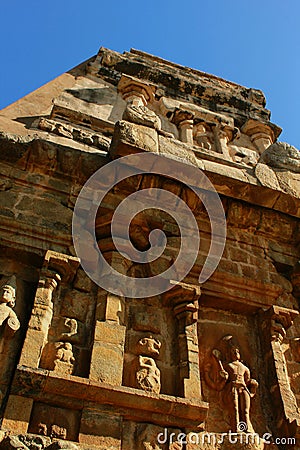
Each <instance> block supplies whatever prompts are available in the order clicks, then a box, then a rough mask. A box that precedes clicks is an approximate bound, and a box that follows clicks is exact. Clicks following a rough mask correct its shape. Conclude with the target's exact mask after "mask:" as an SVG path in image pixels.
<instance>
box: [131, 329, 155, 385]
mask: <svg viewBox="0 0 300 450" xmlns="http://www.w3.org/2000/svg"><path fill="white" fill-rule="evenodd" d="M160 347H161V342H160V341H158V340H157V339H154V338H153V337H152V336H151V335H150V336H149V337H145V338H142V339H140V340H139V342H138V344H137V352H138V353H139V355H138V356H137V358H136V360H135V386H136V387H137V388H138V389H143V390H144V391H149V392H155V393H156V394H159V392H160V388H161V385H160V370H159V369H158V367H157V365H156V362H155V360H154V358H157V357H158V356H159V350H160Z"/></svg>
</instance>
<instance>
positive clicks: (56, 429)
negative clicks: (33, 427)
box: [50, 424, 67, 439]
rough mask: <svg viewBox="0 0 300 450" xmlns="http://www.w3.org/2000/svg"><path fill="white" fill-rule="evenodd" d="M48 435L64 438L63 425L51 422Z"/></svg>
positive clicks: (65, 432) (64, 430) (64, 429)
mask: <svg viewBox="0 0 300 450" xmlns="http://www.w3.org/2000/svg"><path fill="white" fill-rule="evenodd" d="M50 437H51V438H56V439H66V438H67V430H66V428H64V427H60V426H59V425H56V424H53V425H51V430H50Z"/></svg>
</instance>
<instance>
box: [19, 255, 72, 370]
mask: <svg viewBox="0 0 300 450" xmlns="http://www.w3.org/2000/svg"><path fill="white" fill-rule="evenodd" d="M78 266H79V260H78V258H74V257H72V256H67V255H63V254H61V253H57V252H53V251H51V250H48V251H47V253H46V255H45V260H44V264H43V267H42V269H41V273H40V279H39V283H38V288H37V291H36V295H35V299H34V303H33V308H32V312H31V317H30V320H29V324H28V329H27V333H26V337H25V341H24V345H23V349H22V353H21V358H20V361H19V364H20V365H24V366H28V367H32V368H37V367H39V362H40V358H41V355H42V350H43V347H44V345H45V343H46V342H47V337H48V330H49V326H50V324H51V320H52V316H53V296H54V292H55V290H56V289H57V286H58V283H59V282H60V281H61V280H62V281H63V282H69V281H70V280H71V279H72V278H73V277H74V276H75V273H76V270H77V268H78Z"/></svg>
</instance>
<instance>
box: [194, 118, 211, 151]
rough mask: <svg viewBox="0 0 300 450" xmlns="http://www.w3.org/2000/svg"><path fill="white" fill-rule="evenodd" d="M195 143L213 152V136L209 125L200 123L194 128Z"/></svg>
mask: <svg viewBox="0 0 300 450" xmlns="http://www.w3.org/2000/svg"><path fill="white" fill-rule="evenodd" d="M193 134H194V143H195V144H196V145H198V146H199V147H201V148H204V149H206V150H211V148H212V141H213V135H212V132H211V130H210V128H209V126H208V125H206V124H204V123H198V124H196V125H195V126H194V130H193Z"/></svg>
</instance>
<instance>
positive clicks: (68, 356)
mask: <svg viewBox="0 0 300 450" xmlns="http://www.w3.org/2000/svg"><path fill="white" fill-rule="evenodd" d="M74 361H75V358H74V355H73V350H72V344H70V343H69V342H62V343H61V345H60V346H59V347H58V349H57V352H56V359H55V361H54V371H55V372H58V373H60V374H65V375H68V374H72V373H73V367H74Z"/></svg>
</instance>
